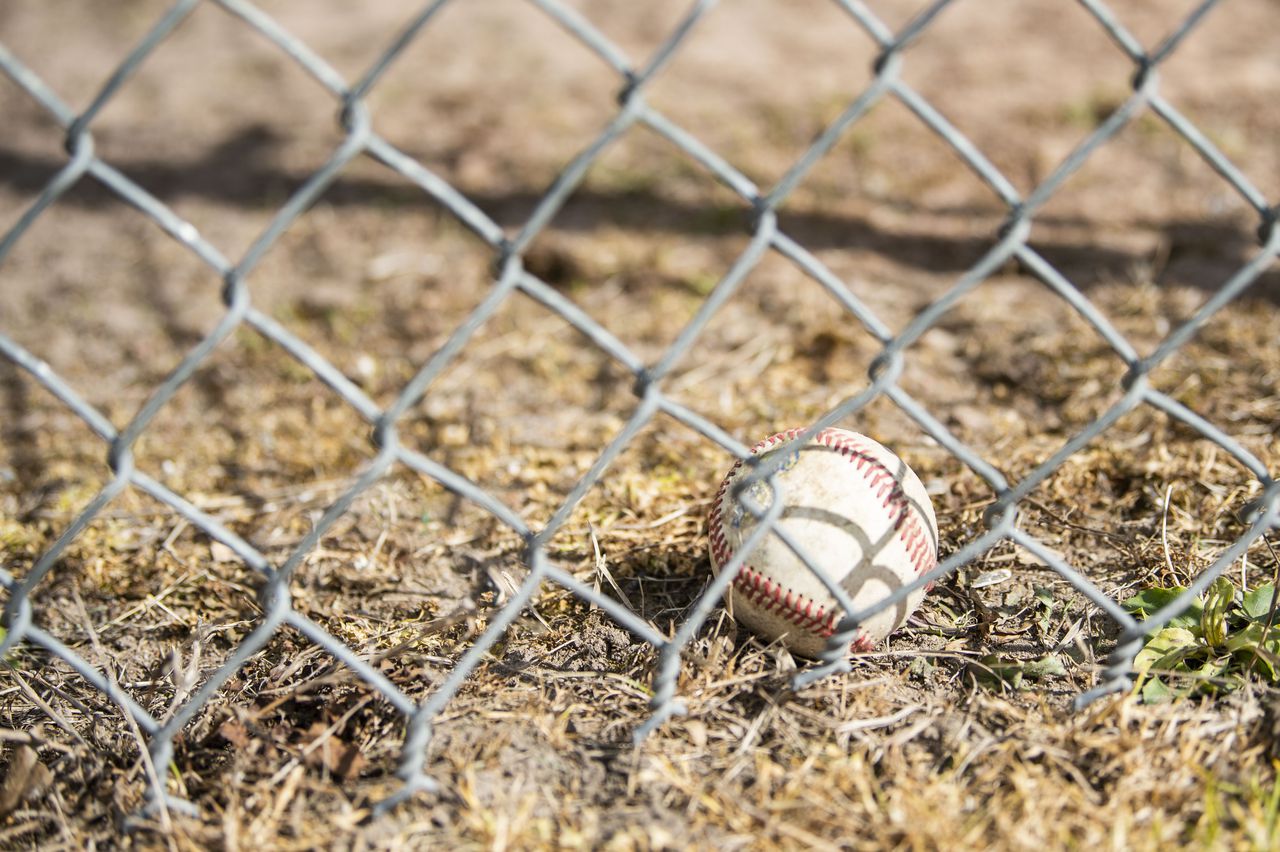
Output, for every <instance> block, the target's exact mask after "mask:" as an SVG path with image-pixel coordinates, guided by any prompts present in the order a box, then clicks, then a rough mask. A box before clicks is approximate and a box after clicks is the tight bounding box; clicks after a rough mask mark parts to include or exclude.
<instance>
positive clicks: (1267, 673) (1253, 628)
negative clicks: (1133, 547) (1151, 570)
mask: <svg viewBox="0 0 1280 852" xmlns="http://www.w3.org/2000/svg"><path fill="white" fill-rule="evenodd" d="M1185 591H1186V588H1185V587H1182V586H1171V587H1167V588H1162V587H1153V588H1148V589H1143V590H1142V591H1140V592H1139V593H1138V594H1136V595H1134V596H1133V597H1131V598H1129V599H1128V600H1126V601H1125V602H1124V607H1125V609H1127V610H1128V611H1129V612H1131V613H1133V614H1135V615H1139V616H1142V617H1144V618H1145V617H1147V616H1150V615H1152V614H1153V613H1155V612H1157V611H1159V610H1161V609H1163V608H1164V607H1165V606H1167V605H1168V604H1169V603H1171V602H1172V601H1173V600H1174V599H1175V598H1177V597H1178V596H1179V595H1181V594H1182V593H1183V592H1185ZM1275 592H1276V587H1275V585H1274V584H1273V583H1266V584H1264V585H1261V586H1258V587H1257V588H1255V589H1252V590H1251V591H1248V592H1242V591H1241V590H1240V589H1238V588H1236V586H1235V585H1233V584H1232V582H1231V581H1230V580H1228V579H1226V578H1225V577H1219V578H1218V579H1217V580H1215V581H1214V582H1213V584H1212V585H1211V586H1209V588H1208V590H1207V591H1206V593H1205V594H1204V595H1203V596H1196V598H1195V599H1194V601H1193V602H1192V604H1191V606H1189V607H1187V609H1186V610H1184V611H1183V612H1182V613H1180V614H1179V615H1177V616H1175V617H1174V618H1172V619H1170V621H1169V623H1168V624H1166V625H1165V626H1164V627H1162V628H1160V629H1159V630H1157V631H1155V632H1153V633H1151V634H1149V635H1148V636H1147V640H1146V644H1144V645H1143V647H1142V650H1141V651H1139V652H1138V655H1137V656H1136V657H1135V658H1134V668H1135V669H1137V671H1138V675H1139V677H1138V688H1139V689H1140V690H1141V692H1142V698H1143V700H1144V701H1147V702H1148V703H1158V702H1161V701H1169V700H1171V699H1173V698H1180V697H1185V696H1189V695H1216V694H1219V693H1224V692H1231V691H1233V690H1236V689H1239V688H1240V687H1241V686H1243V685H1244V684H1245V683H1246V682H1247V681H1248V679H1249V678H1250V677H1251V676H1256V677H1259V678H1261V679H1262V680H1264V681H1266V682H1267V683H1277V682H1280V628H1277V627H1276V626H1275V625H1273V624H1272V621H1273V620H1274V616H1273V612H1272V608H1273V604H1274V598H1275Z"/></svg>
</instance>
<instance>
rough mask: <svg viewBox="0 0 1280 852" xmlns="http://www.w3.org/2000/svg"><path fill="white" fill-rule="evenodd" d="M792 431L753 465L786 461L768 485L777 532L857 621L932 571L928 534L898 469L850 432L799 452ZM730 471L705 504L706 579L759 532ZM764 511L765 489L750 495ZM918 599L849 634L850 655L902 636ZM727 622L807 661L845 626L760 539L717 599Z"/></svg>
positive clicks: (832, 602) (740, 470)
mask: <svg viewBox="0 0 1280 852" xmlns="http://www.w3.org/2000/svg"><path fill="white" fill-rule="evenodd" d="M803 432H804V430H803V429H791V430H788V431H786V432H780V433H778V434H777V435H773V436H771V437H768V438H765V439H764V440H763V441H761V442H760V443H759V444H757V445H756V446H755V447H753V448H752V450H751V452H752V453H753V454H770V453H786V454H787V456H786V460H785V461H784V462H783V464H782V466H781V468H780V469H779V472H778V474H777V476H776V481H777V482H778V484H779V485H780V491H779V493H780V494H781V495H782V499H783V501H784V506H783V507H782V512H781V515H780V516H779V519H778V522H777V526H778V527H779V528H782V529H785V530H786V531H787V533H789V534H790V536H791V537H792V538H793V540H794V541H795V542H796V543H797V544H799V546H800V547H801V548H802V549H803V550H804V552H805V553H806V554H807V555H808V556H809V558H810V559H811V560H813V562H814V563H816V564H815V566H814V567H815V568H816V570H818V571H821V572H822V573H823V574H825V575H826V576H827V577H828V578H830V579H831V580H833V581H835V582H836V583H838V584H839V585H840V587H841V588H842V589H843V590H844V591H845V592H847V593H848V595H849V599H850V600H851V601H852V603H853V606H854V607H855V608H856V609H859V610H861V609H863V608H865V607H868V606H871V605H872V604H874V603H875V602H876V601H879V600H882V599H884V598H885V597H886V596H887V595H888V594H889V593H890V592H892V591H894V590H895V589H898V588H901V587H902V586H903V585H905V584H907V583H909V582H911V581H912V580H915V579H916V578H917V577H919V576H920V575H922V574H924V573H925V572H927V571H929V570H930V569H932V568H933V567H934V565H936V564H937V558H938V522H937V519H936V518H935V517H934V514H933V506H932V505H931V504H930V502H929V495H928V494H926V493H925V489H924V485H922V484H921V482H920V479H919V478H918V477H917V476H916V475H915V473H914V472H912V470H911V468H909V467H907V464H906V462H904V461H903V460H902V459H900V458H898V457H897V456H896V455H894V454H893V453H891V452H890V451H889V450H887V449H885V448H884V447H883V446H881V445H880V444H878V443H876V442H875V441H873V440H871V439H870V438H868V437H866V436H865V435H859V434H858V433H856V432H849V431H846V430H844V429H824V430H822V431H821V432H819V433H818V434H817V435H815V436H814V437H813V438H811V439H810V440H809V441H808V442H807V443H804V444H800V445H797V444H796V442H795V438H796V437H797V436H799V435H801V434H802V433H803ZM746 472H747V468H746V467H745V466H744V465H743V463H742V461H741V460H739V461H738V462H737V463H736V464H734V466H733V468H732V469H730V471H729V473H728V474H727V475H726V476H725V478H724V481H723V482H721V483H720V489H719V491H718V492H717V493H716V497H715V500H714V501H713V502H712V504H711V516H710V519H709V528H708V536H709V538H710V545H711V547H710V549H711V567H712V570H714V571H715V572H716V574H717V575H718V574H719V573H720V569H721V567H722V566H724V565H725V564H727V563H728V562H729V560H730V559H732V558H733V555H734V553H736V552H737V550H738V548H739V547H740V546H741V545H742V543H743V542H744V541H745V540H746V539H747V537H748V536H749V535H750V534H751V531H752V530H753V529H754V527H755V526H756V524H757V523H758V521H757V519H756V517H755V515H753V514H752V513H751V512H750V511H748V510H747V509H746V508H745V507H744V506H743V505H741V504H740V503H739V501H738V500H736V499H734V496H733V484H734V482H735V481H737V480H738V479H739V478H740V477H743V476H745V475H746ZM750 494H751V497H752V499H753V500H754V502H755V503H756V504H758V505H759V506H762V507H768V506H769V505H770V500H771V499H773V497H772V495H773V491H772V489H770V488H769V485H768V483H767V482H765V481H763V480H762V481H760V482H757V483H755V484H754V485H752V486H750ZM923 597H924V589H923V588H921V589H919V590H917V591H916V592H914V593H912V594H911V595H909V596H908V597H907V598H905V599H904V600H902V601H900V602H899V603H897V604H895V605H894V606H891V607H888V608H887V609H884V610H882V611H880V612H879V613H876V614H875V615H873V616H871V617H870V618H868V619H867V620H866V621H865V622H864V623H863V624H862V625H860V628H859V631H858V633H857V634H856V635H855V637H854V639H853V641H852V642H851V643H850V650H851V651H867V650H869V649H871V648H872V647H873V646H875V645H876V644H877V643H879V642H881V641H882V640H883V639H884V638H885V637H886V636H888V635H889V634H890V633H891V632H893V631H894V630H896V629H897V628H899V627H901V626H902V624H903V623H904V622H905V621H906V620H907V617H908V616H910V615H911V613H912V612H913V611H914V610H915V608H916V607H917V606H919V604H920V600H921V599H922V598H923ZM725 598H726V603H727V605H728V609H729V613H730V615H732V616H733V618H734V619H736V620H737V621H739V622H741V623H742V624H745V625H746V626H747V627H749V628H750V629H752V630H753V631H755V632H756V633H757V634H759V635H760V636H761V637H762V638H764V639H765V640H767V641H773V640H775V639H781V640H782V642H783V644H785V645H786V646H787V648H788V649H790V650H791V651H792V652H794V653H796V654H799V655H801V656H805V657H816V656H817V655H818V654H819V653H820V652H821V651H822V650H823V648H825V647H826V644H827V640H828V639H829V638H830V637H831V635H832V634H833V633H835V629H836V626H837V625H838V624H839V622H840V619H841V618H843V617H844V610H843V609H842V608H841V607H840V604H839V603H838V602H837V600H836V598H835V596H834V595H832V594H831V592H830V590H829V589H828V588H827V587H826V586H825V585H824V584H823V583H822V581H821V580H819V579H818V577H817V576H816V575H815V574H814V571H813V570H811V569H810V568H809V566H807V565H806V564H805V563H804V562H802V561H801V559H800V557H798V556H797V555H796V554H795V553H794V552H793V551H792V550H791V548H789V547H788V546H787V545H786V543H784V542H783V541H782V539H781V538H780V537H779V536H777V535H772V534H769V535H766V536H765V537H764V538H763V539H762V540H761V542H760V543H759V546H757V547H756V549H755V550H754V551H753V552H752V553H751V554H750V556H749V557H748V559H747V562H746V564H745V565H743V566H742V570H741V571H739V572H738V576H737V577H736V578H735V579H734V581H733V584H732V585H731V586H730V587H729V589H728V591H727V592H726V593H725Z"/></svg>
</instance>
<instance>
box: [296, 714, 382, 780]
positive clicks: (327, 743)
mask: <svg viewBox="0 0 1280 852" xmlns="http://www.w3.org/2000/svg"><path fill="white" fill-rule="evenodd" d="M328 729H329V728H328V726H327V725H325V724H324V723H323V722H316V723H315V724H314V725H312V726H311V728H310V730H308V731H307V733H309V734H311V735H312V736H314V737H320V738H323V742H321V743H320V744H319V745H316V746H315V747H314V748H313V749H312V750H311V751H310V752H309V753H308V754H307V758H306V761H307V765H308V766H323V767H324V768H325V769H327V770H329V772H330V774H332V775H334V776H336V777H338V778H341V779H342V780H344V781H347V780H350V779H352V778H354V777H356V776H357V775H359V774H360V772H361V771H362V770H363V769H364V767H365V765H366V764H367V763H368V762H369V761H368V760H366V759H365V756H364V755H363V754H361V753H360V747H359V746H357V745H355V744H353V743H349V742H347V741H346V740H344V739H342V738H341V737H338V736H328V737H326V736H325V732H326V731H327V730H328ZM312 743H313V745H314V744H315V743H316V740H315V739H313V740H312ZM309 748H310V747H309Z"/></svg>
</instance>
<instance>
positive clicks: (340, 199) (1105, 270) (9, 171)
mask: <svg viewBox="0 0 1280 852" xmlns="http://www.w3.org/2000/svg"><path fill="white" fill-rule="evenodd" d="M278 145H279V140H278V139H277V138H276V137H275V136H274V135H273V133H272V132H271V131H270V130H269V129H267V128H264V127H249V128H246V129H243V130H241V131H240V132H238V133H236V134H235V135H233V136H231V137H229V138H228V139H227V140H225V141H224V142H223V143H222V144H220V145H217V146H215V147H213V148H212V149H210V150H208V151H207V152H206V153H205V154H204V155H203V156H200V157H196V158H192V159H189V160H168V161H163V162H161V161H156V160H154V159H145V160H137V161H131V160H112V165H113V166H115V167H116V168H118V169H119V170H121V171H122V172H124V174H126V175H128V176H129V177H130V178H132V179H133V180H135V181H137V182H138V183H140V184H141V185H142V186H143V187H145V188H146V189H147V190H148V191H150V192H152V193H154V194H156V195H157V196H159V197H160V198H161V199H163V200H165V201H168V202H173V201H176V200H179V199H181V198H184V197H196V198H200V199H204V200H208V201H213V202H217V203H222V204H229V205H238V206H244V207H250V208H265V207H274V206H277V205H278V204H280V203H282V201H283V199H284V198H285V197H287V195H288V193H289V192H291V191H292V190H294V189H295V188H296V187H298V186H300V185H301V184H302V183H303V182H304V181H305V180H306V179H307V177H309V173H308V172H304V171H291V170H288V169H284V168H281V167H280V166H278V165H277V164H276V163H275V162H274V157H273V152H274V151H275V149H276V148H277V147H278ZM63 163H64V161H63V160H59V159H55V158H53V157H39V156H32V155H29V154H25V153H20V152H17V151H12V150H4V149H0V187H2V188H4V189H7V190H11V191H14V192H18V193H24V194H34V193H38V192H40V191H41V190H42V189H43V188H44V187H45V185H46V184H47V182H48V180H49V178H50V177H51V176H52V175H53V174H54V173H55V172H56V171H57V170H58V169H59V168H60V167H61V166H62V165H63ZM456 188H457V189H459V190H460V191H461V192H463V194H465V195H466V196H467V197H468V198H469V199H470V200H471V201H472V202H473V203H475V204H476V205H477V206H478V207H479V208H480V209H482V210H483V211H485V213H487V214H488V215H489V216H491V217H492V218H493V219H494V220H495V221H496V222H498V224H500V225H502V226H503V227H505V228H508V229H512V230H514V229H516V228H518V227H520V226H521V225H522V224H523V223H524V222H525V220H526V219H527V218H528V216H529V214H530V213H531V212H532V211H533V209H534V208H535V206H536V205H537V203H538V201H539V200H540V199H541V197H542V192H543V191H544V188H543V187H517V188H513V189H511V190H509V191H504V192H492V191H475V190H472V189H469V188H468V187H466V186H457V187H456ZM323 198H324V202H325V203H326V204H330V205H334V206H338V207H360V206H368V205H378V206H388V205H390V206H393V207H397V208H406V207H414V206H422V207H424V208H430V207H433V206H434V204H435V203H434V202H433V201H432V200H431V199H429V198H428V197H427V196H426V195H425V194H424V193H423V192H422V191H421V190H419V189H418V188H417V187H414V186H412V185H410V184H408V183H406V182H403V181H396V180H394V179H391V178H388V179H387V180H377V179H368V178H362V177H351V176H347V177H343V178H341V179H340V181H339V182H338V183H337V184H335V185H334V186H333V187H331V188H330V189H329V190H328V191H327V192H326V193H325V194H324V196H323ZM62 203H71V204H76V205H80V206H83V207H88V208H94V207H101V206H107V205H112V204H117V203H120V202H119V198H118V197H117V196H116V195H115V194H114V193H113V192H112V191H111V190H109V189H107V188H106V187H104V186H102V185H100V184H98V183H97V182H96V181H93V180H91V179H90V180H83V181H81V182H80V183H79V184H77V185H76V186H75V187H74V188H73V189H72V190H71V191H70V192H69V193H68V194H67V195H66V196H64V199H63V201H62ZM899 206H901V205H899ZM920 212H921V213H922V214H927V215H929V216H931V217H937V216H938V215H940V214H941V215H944V216H964V217H973V218H981V219H991V220H993V222H998V208H995V207H992V208H989V209H984V210H977V209H966V208H955V209H951V210H945V211H938V210H935V209H924V208H920ZM993 214H995V215H993ZM746 218H747V213H746V210H745V205H744V209H743V211H742V213H741V215H738V214H737V213H736V211H734V210H732V209H727V210H726V209H724V208H722V207H717V206H716V205H714V204H700V203H696V202H687V201H683V200H677V199H673V198H670V197H667V196H665V195H663V194H662V193H661V192H660V191H658V190H657V189H650V188H639V189H632V190H627V191H617V192H610V191H600V190H596V189H592V188H590V187H582V188H580V189H579V190H578V191H576V192H575V193H574V194H573V196H572V198H571V199H570V200H569V202H568V203H567V205H566V206H565V208H564V210H562V211H561V212H560V214H559V215H558V216H557V217H556V220H555V222H554V227H555V228H556V229H559V230H562V231H569V232H582V231H590V230H594V229H598V228H601V227H603V226H609V227H615V228H623V229H626V230H629V231H633V232H640V233H643V232H654V231H661V232H666V233H684V234H700V235H713V236H718V235H725V234H731V233H740V232H742V230H743V228H744V226H745V224H746ZM780 221H781V224H782V227H783V230H784V231H785V232H786V233H787V234H788V235H789V236H791V237H792V238H794V239H795V240H797V241H798V242H800V243H801V244H802V245H804V246H805V247H807V248H809V249H810V250H815V251H817V250H825V249H845V250H859V251H869V252H874V253H876V254H879V255H882V256H883V257H885V258H887V259H889V260H892V261H894V262H896V263H899V264H902V265H904V266H908V267H913V268H917V269H920V270H921V271H924V272H930V273H937V274H959V273H961V272H963V271H964V270H965V269H967V268H969V267H970V266H971V265H973V264H974V263H975V262H976V261H977V260H978V259H979V258H980V257H981V256H982V254H983V253H984V252H985V251H987V250H988V249H989V248H990V247H991V245H992V239H993V238H991V237H976V236H975V237H965V236H950V235H943V234H938V233H930V232H928V231H927V230H917V231H911V230H907V229H902V230H890V229H887V228H884V227H881V226H878V225H876V224H874V223H873V222H871V221H870V220H868V219H866V218H863V217H859V216H856V215H846V214H835V213H833V214H826V213H822V212H817V211H813V210H807V211H789V210H784V211H783V212H782V214H781V216H780ZM1037 222H1040V223H1042V224H1044V225H1049V226H1053V225H1079V224H1087V223H1086V222H1084V220H1071V221H1068V220H1064V219H1061V218H1055V217H1053V216H1043V217H1038V218H1037ZM1133 227H1134V228H1135V229H1137V230H1141V231H1144V232H1147V233H1151V234H1154V235H1155V242H1156V244H1158V245H1160V246H1162V247H1163V250H1162V252H1161V254H1162V256H1161V257H1160V258H1158V259H1157V258H1152V257H1150V256H1149V255H1147V254H1145V253H1142V252H1136V251H1125V250H1122V249H1119V248H1115V247H1110V246H1103V245H1098V244H1097V243H1094V242H1090V241H1088V240H1087V239H1085V240H1067V239H1060V238H1056V237H1054V236H1053V235H1052V234H1050V235H1048V236H1047V238H1046V237H1045V236H1038V237H1037V238H1035V239H1033V240H1032V245H1033V246H1034V247H1035V248H1036V250H1037V251H1039V252H1040V253H1041V254H1042V255H1043V256H1044V257H1045V259H1046V260H1048V261H1049V262H1050V263H1051V264H1053V265H1054V266H1055V267H1057V268H1058V269H1059V271H1061V272H1062V273H1063V274H1065V275H1066V276H1067V277H1068V279H1069V280H1071V281H1072V283H1074V284H1076V285H1077V286H1079V287H1081V288H1083V289H1088V288H1089V287H1092V286H1095V285H1097V284H1102V283H1110V282H1115V281H1117V280H1128V279H1130V278H1131V277H1132V275H1133V271H1134V269H1135V268H1142V267H1150V266H1151V265H1152V263H1153V261H1155V260H1158V261H1159V262H1158V264H1157V266H1158V268H1157V270H1156V272H1157V277H1156V283H1164V284H1170V283H1173V284H1179V285H1186V286H1192V287H1195V288H1198V289H1201V290H1205V291H1214V290H1217V289H1218V288H1220V287H1221V286H1222V284H1223V283H1224V282H1225V281H1227V280H1228V279H1229V278H1230V277H1231V276H1232V275H1233V274H1234V273H1235V272H1236V271H1238V270H1239V269H1240V267H1241V266H1243V265H1244V263H1245V262H1247V260H1248V259H1249V257H1250V256H1251V255H1252V254H1253V252H1255V251H1256V250H1257V247H1258V244H1257V242H1256V240H1255V239H1254V238H1253V233H1252V230H1251V228H1250V227H1248V226H1247V225H1246V224H1245V223H1243V222H1242V221H1241V220H1239V219H1237V218H1230V219H1227V218H1222V219H1196V220H1186V219H1169V220H1146V221H1141V222H1135V223H1134V225H1133ZM1246 297H1247V298H1250V299H1265V300H1267V301H1270V302H1273V303H1280V269H1276V268H1273V269H1271V270H1268V271H1267V272H1266V273H1264V274H1263V275H1262V276H1261V277H1260V279H1259V280H1258V281H1256V282H1254V284H1253V285H1252V287H1251V288H1250V289H1249V290H1248V291H1247V293H1246Z"/></svg>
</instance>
